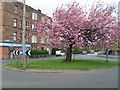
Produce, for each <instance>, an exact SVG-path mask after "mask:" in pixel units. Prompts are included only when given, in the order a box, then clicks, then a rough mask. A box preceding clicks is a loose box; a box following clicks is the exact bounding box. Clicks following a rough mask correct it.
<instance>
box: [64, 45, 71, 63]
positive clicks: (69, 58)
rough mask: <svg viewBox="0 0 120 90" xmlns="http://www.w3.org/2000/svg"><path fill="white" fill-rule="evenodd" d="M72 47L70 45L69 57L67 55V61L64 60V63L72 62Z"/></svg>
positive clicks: (68, 49)
mask: <svg viewBox="0 0 120 90" xmlns="http://www.w3.org/2000/svg"><path fill="white" fill-rule="evenodd" d="M72 46H73V44H70V46H69V48H67V55H66V59H65V60H64V62H71V60H72Z"/></svg>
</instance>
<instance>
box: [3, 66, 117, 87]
mask: <svg viewBox="0 0 120 90" xmlns="http://www.w3.org/2000/svg"><path fill="white" fill-rule="evenodd" d="M2 75H3V77H2V81H3V82H2V83H3V88H117V87H118V70H117V68H112V69H105V70H94V71H80V72H74V73H73V72H70V73H27V72H14V71H8V70H4V69H3V72H2Z"/></svg>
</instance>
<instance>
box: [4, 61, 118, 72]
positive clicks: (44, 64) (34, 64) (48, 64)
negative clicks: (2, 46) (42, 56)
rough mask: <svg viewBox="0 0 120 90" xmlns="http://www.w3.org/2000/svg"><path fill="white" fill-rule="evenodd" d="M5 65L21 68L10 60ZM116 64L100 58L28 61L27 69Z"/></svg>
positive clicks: (92, 67) (79, 67) (96, 67)
mask: <svg viewBox="0 0 120 90" xmlns="http://www.w3.org/2000/svg"><path fill="white" fill-rule="evenodd" d="M6 66H7V67H12V68H19V69H22V62H19V63H18V64H17V63H16V62H11V63H9V64H6ZM114 66H118V63H117V62H108V63H106V62H105V61H101V60H73V61H72V62H67V63H66V62H63V61H62V60H48V61H31V62H29V63H28V65H27V68H28V69H42V70H44V69H49V70H90V69H98V68H109V67H114Z"/></svg>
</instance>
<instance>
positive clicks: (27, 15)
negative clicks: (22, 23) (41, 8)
mask: <svg viewBox="0 0 120 90" xmlns="http://www.w3.org/2000/svg"><path fill="white" fill-rule="evenodd" d="M29 13H30V11H28V10H26V17H27V18H29Z"/></svg>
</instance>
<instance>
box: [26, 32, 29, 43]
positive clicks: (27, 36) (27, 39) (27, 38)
mask: <svg viewBox="0 0 120 90" xmlns="http://www.w3.org/2000/svg"><path fill="white" fill-rule="evenodd" d="M26 41H27V42H29V35H28V34H26Z"/></svg>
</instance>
